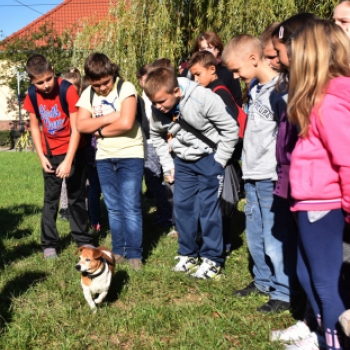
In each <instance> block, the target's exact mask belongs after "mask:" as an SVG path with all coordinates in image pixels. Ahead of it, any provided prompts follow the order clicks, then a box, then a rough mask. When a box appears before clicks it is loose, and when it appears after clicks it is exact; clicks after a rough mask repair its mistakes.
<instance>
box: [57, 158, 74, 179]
mask: <svg viewBox="0 0 350 350" xmlns="http://www.w3.org/2000/svg"><path fill="white" fill-rule="evenodd" d="M71 168H72V164H70V163H69V162H67V161H66V160H64V161H63V162H62V163H61V164H60V165H59V166H58V167H57V169H56V176H57V177H60V178H61V179H63V178H66V177H69V175H70V171H71Z"/></svg>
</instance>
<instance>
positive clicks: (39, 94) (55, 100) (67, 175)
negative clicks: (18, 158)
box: [24, 55, 92, 258]
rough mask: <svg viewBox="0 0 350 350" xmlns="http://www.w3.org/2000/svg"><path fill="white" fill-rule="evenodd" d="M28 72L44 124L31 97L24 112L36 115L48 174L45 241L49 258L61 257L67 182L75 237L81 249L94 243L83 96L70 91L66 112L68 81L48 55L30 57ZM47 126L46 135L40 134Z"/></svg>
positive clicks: (37, 141)
mask: <svg viewBox="0 0 350 350" xmlns="http://www.w3.org/2000/svg"><path fill="white" fill-rule="evenodd" d="M26 70H27V73H28V76H29V79H30V82H31V83H32V84H33V85H34V86H35V89H36V99H37V105H38V109H39V112H40V118H41V119H40V120H39V119H38V118H37V115H36V113H35V109H34V106H33V104H32V102H31V99H30V97H29V94H28V95H27V96H26V98H25V101H24V109H26V110H27V111H28V112H29V113H30V128H31V133H32V138H33V141H34V145H35V149H36V151H37V155H38V157H39V160H40V162H41V166H42V168H43V175H44V183H45V193H44V208H43V213H42V219H41V242H42V246H43V248H44V257H45V258H56V257H57V252H56V248H57V246H58V240H59V237H58V234H57V229H56V222H55V221H56V217H57V211H58V203H59V198H60V193H61V187H62V179H65V180H66V181H67V189H68V205H69V211H70V213H71V215H70V218H69V220H70V226H71V231H72V236H73V239H74V240H75V242H76V243H77V244H78V246H82V245H89V244H91V243H92V236H91V235H90V234H89V233H88V213H87V211H86V208H85V197H86V196H85V181H86V177H85V166H86V160H85V148H84V147H81V146H82V143H80V134H79V132H78V131H77V129H76V127H75V120H76V116H77V112H78V109H77V108H76V107H75V104H76V102H77V101H78V99H79V96H78V94H77V92H76V90H75V88H74V87H73V86H70V87H69V88H68V90H67V95H66V101H67V104H68V110H69V115H66V114H65V112H64V111H63V109H62V106H61V103H60V98H59V88H60V85H61V83H62V79H60V78H55V75H54V69H53V67H52V66H51V64H50V63H49V62H48V60H47V59H46V58H45V57H44V56H42V55H35V56H32V57H31V58H29V60H28V61H27V64H26ZM40 124H42V127H43V131H42V133H41V131H40Z"/></svg>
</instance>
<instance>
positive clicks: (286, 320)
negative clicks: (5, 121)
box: [0, 152, 295, 350]
mask: <svg viewBox="0 0 350 350" xmlns="http://www.w3.org/2000/svg"><path fill="white" fill-rule="evenodd" d="M0 166H1V173H0V193H1V197H0V269H1V270H0V315H1V319H0V349H9V350H10V349H11V350H12V349H57V350H58V349H59V350H63V349H65V350H66V349H67V350H68V349H69V350H75V349H76V350H81V349H96V350H97V349H112V348H113V349H248V350H255V349H283V345H281V344H278V343H271V342H269V340H268V335H269V331H270V330H271V329H272V328H280V327H286V326H289V325H290V324H292V323H294V322H295V321H294V320H293V318H292V317H291V316H290V314H289V313H288V312H287V313H282V314H279V315H264V314H261V313H259V312H257V311H256V308H257V307H259V306H261V305H262V304H263V303H264V302H266V301H267V298H266V297H264V296H258V295H254V296H251V297H248V298H237V297H233V295H232V291H233V289H236V288H240V287H243V286H245V285H246V284H248V283H249V282H250V281H251V276H250V273H249V269H248V252H247V248H246V245H245V242H244V236H243V230H244V214H243V212H242V209H243V206H244V203H243V202H242V203H240V211H238V212H237V213H236V215H235V217H234V219H233V220H234V232H233V237H234V246H235V250H234V251H233V253H232V256H231V257H230V258H229V259H228V260H227V263H226V267H225V279H224V280H221V281H219V282H212V281H196V280H192V279H190V278H189V277H188V276H187V275H184V274H181V273H180V274H176V273H173V272H171V268H172V267H173V265H174V263H175V261H174V256H175V255H176V252H177V240H176V238H171V237H168V236H166V231H162V230H159V229H156V228H155V227H153V226H152V222H153V220H154V208H153V207H152V206H151V205H150V203H149V202H147V201H144V203H143V204H144V241H145V242H144V248H145V266H144V270H143V271H142V272H135V271H133V270H130V269H129V268H128V266H127V265H125V266H121V267H119V268H118V269H117V270H116V273H115V278H114V280H113V283H112V287H111V289H110V292H109V295H108V296H107V300H106V302H105V303H104V304H103V305H102V306H101V307H100V308H99V310H98V312H97V314H95V315H92V314H91V312H90V309H89V307H88V305H87V303H86V301H85V299H84V297H83V293H82V290H81V286H80V275H79V273H78V272H76V271H75V269H74V265H75V263H76V261H77V257H76V256H75V255H74V252H75V249H76V247H75V244H74V243H73V242H72V241H71V239H70V236H69V225H68V223H67V222H62V221H61V220H58V221H57V226H58V230H59V232H60V237H61V238H62V247H61V248H62V249H61V253H60V256H59V258H58V259H57V260H56V261H45V260H44V259H43V255H42V251H41V248H40V216H41V209H42V200H43V182H42V174H41V170H40V165H39V161H38V160H37V158H36V155H35V154H33V153H8V152H2V153H0ZM100 244H101V245H102V244H103V245H107V246H110V235H109V232H106V233H103V234H102V237H101V239H100Z"/></svg>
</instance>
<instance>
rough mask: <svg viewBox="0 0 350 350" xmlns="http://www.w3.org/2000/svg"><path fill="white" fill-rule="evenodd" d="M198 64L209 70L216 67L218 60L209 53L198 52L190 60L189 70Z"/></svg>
mask: <svg viewBox="0 0 350 350" xmlns="http://www.w3.org/2000/svg"><path fill="white" fill-rule="evenodd" d="M197 63H199V64H200V65H201V66H202V67H205V68H209V67H211V66H214V67H216V58H215V56H214V55H213V54H212V53H211V52H209V51H198V52H195V53H194V54H193V55H192V56H191V58H190V60H189V61H188V63H187V68H188V69H190V68H191V67H193V66H194V65H195V64H197Z"/></svg>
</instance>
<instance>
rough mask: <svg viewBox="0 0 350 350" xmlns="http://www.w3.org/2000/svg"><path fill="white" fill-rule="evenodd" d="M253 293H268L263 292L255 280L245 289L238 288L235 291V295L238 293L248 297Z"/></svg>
mask: <svg viewBox="0 0 350 350" xmlns="http://www.w3.org/2000/svg"><path fill="white" fill-rule="evenodd" d="M253 293H258V294H263V295H266V293H264V292H262V291H261V290H260V289H258V288H257V287H256V286H255V283H254V282H251V283H250V284H248V285H247V287H245V288H243V289H237V290H235V291H233V295H236V296H239V297H246V296H248V295H250V294H253Z"/></svg>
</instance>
